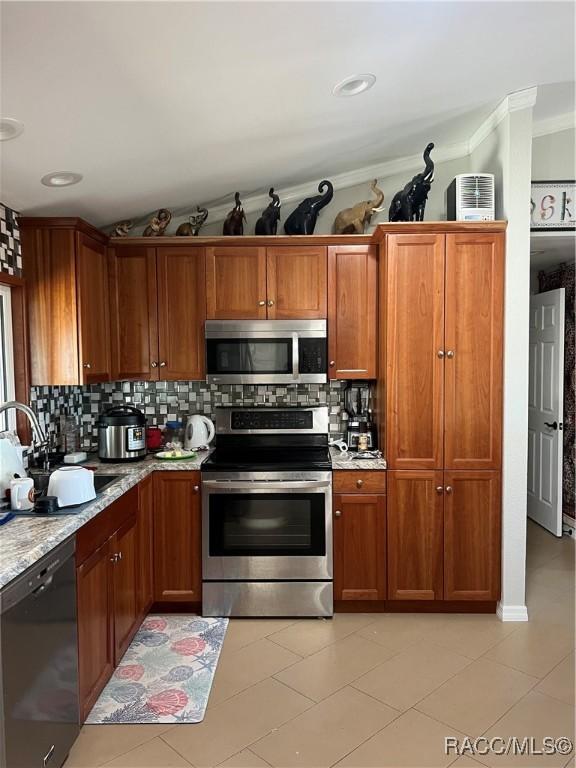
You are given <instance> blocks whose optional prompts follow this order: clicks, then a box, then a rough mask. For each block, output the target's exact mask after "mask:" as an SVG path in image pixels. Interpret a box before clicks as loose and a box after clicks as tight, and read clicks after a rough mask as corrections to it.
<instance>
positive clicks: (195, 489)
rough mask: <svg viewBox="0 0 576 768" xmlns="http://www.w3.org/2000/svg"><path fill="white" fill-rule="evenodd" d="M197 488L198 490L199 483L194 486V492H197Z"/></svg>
mask: <svg viewBox="0 0 576 768" xmlns="http://www.w3.org/2000/svg"><path fill="white" fill-rule="evenodd" d="M199 490H200V486H199V485H195V486H194V493H198V491H199Z"/></svg>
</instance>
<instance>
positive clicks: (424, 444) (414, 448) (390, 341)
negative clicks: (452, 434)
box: [385, 235, 444, 469]
mask: <svg viewBox="0 0 576 768" xmlns="http://www.w3.org/2000/svg"><path fill="white" fill-rule="evenodd" d="M386 258H387V273H388V279H387V296H386V379H385V387H386V435H387V438H386V459H387V461H388V466H389V467H390V468H391V469H437V468H441V467H442V460H443V450H442V448H443V446H442V443H443V402H444V359H443V355H444V235H388V236H387V238H386Z"/></svg>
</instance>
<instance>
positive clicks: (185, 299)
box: [156, 247, 206, 381]
mask: <svg viewBox="0 0 576 768" xmlns="http://www.w3.org/2000/svg"><path fill="white" fill-rule="evenodd" d="M156 254H157V270H158V335H159V349H160V353H159V357H160V360H159V368H160V373H159V376H160V379H162V380H181V381H182V380H183V381H190V380H192V381H193V380H197V379H203V378H204V375H205V374H204V321H205V319H206V290H205V284H206V269H205V254H204V248H195V247H190V248H188V247H171V248H169V247H166V248H157V250H156Z"/></svg>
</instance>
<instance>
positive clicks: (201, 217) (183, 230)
mask: <svg viewBox="0 0 576 768" xmlns="http://www.w3.org/2000/svg"><path fill="white" fill-rule="evenodd" d="M196 211H197V213H192V214H190V216H188V221H184V222H182V224H180V226H179V227H178V229H177V230H176V234H177V235H178V236H180V237H198V233H199V232H200V228H201V227H202V225H203V224H204V222H205V221H206V219H207V218H208V209H207V208H200V206H199V205H197V206H196Z"/></svg>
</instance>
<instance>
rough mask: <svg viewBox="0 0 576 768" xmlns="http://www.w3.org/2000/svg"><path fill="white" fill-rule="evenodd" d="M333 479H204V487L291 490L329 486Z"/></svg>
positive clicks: (232, 489)
mask: <svg viewBox="0 0 576 768" xmlns="http://www.w3.org/2000/svg"><path fill="white" fill-rule="evenodd" d="M331 484H332V481H331V480H287V481H284V480H269V481H268V482H266V481H262V480H261V481H257V480H254V481H252V480H229V481H228V480H203V481H202V487H203V488H210V489H212V488H214V489H218V490H220V491H249V490H251V489H257V490H260V489H262V490H268V491H272V490H279V491H283V490H289V489H311V488H329V487H330V485H331Z"/></svg>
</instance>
